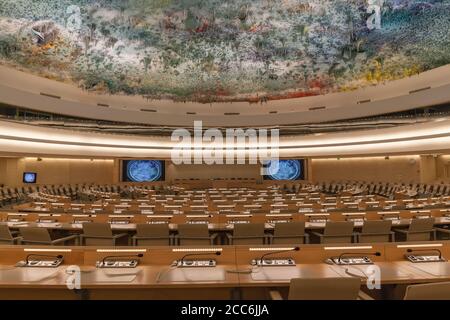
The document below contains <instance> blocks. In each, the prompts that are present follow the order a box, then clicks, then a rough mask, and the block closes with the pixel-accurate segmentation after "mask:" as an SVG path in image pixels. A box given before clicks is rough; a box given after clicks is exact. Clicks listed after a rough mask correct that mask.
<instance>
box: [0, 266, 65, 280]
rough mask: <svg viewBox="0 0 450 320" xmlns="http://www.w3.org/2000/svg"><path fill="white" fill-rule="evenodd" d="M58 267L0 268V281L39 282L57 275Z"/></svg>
mask: <svg viewBox="0 0 450 320" xmlns="http://www.w3.org/2000/svg"><path fill="white" fill-rule="evenodd" d="M58 272H59V269H58V268H51V269H47V268H16V267H14V268H10V269H0V283H20V282H40V281H44V280H48V279H51V278H54V277H56V276H57V275H58Z"/></svg>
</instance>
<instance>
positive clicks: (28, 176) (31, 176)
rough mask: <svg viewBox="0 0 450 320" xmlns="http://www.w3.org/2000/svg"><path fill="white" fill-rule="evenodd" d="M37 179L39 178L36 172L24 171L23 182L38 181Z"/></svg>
mask: <svg viewBox="0 0 450 320" xmlns="http://www.w3.org/2000/svg"><path fill="white" fill-rule="evenodd" d="M36 180H37V174H36V172H24V173H23V183H36Z"/></svg>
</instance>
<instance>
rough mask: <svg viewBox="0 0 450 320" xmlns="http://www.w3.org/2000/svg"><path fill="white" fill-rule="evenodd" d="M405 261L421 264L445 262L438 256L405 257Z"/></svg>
mask: <svg viewBox="0 0 450 320" xmlns="http://www.w3.org/2000/svg"><path fill="white" fill-rule="evenodd" d="M406 259H408V260H409V261H411V262H412V263H423V262H445V261H446V260H445V259H444V258H442V257H439V256H438V255H431V256H429V255H412V254H410V255H406Z"/></svg>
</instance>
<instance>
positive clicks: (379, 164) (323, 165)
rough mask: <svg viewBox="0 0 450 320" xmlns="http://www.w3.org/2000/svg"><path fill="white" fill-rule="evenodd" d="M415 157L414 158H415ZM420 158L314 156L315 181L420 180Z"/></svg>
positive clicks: (312, 170) (312, 175)
mask: <svg viewBox="0 0 450 320" xmlns="http://www.w3.org/2000/svg"><path fill="white" fill-rule="evenodd" d="M411 159H413V160H411ZM420 162H421V161H420V157H419V156H397V157H390V158H389V159H388V160H386V159H385V158H384V157H368V158H341V159H340V160H337V159H336V158H333V159H313V160H312V161H311V178H312V181H314V182H318V181H343V180H359V181H383V182H384V181H386V182H388V181H394V182H395V181H399V182H420V178H421V174H420V171H421V169H420V165H421V163H420Z"/></svg>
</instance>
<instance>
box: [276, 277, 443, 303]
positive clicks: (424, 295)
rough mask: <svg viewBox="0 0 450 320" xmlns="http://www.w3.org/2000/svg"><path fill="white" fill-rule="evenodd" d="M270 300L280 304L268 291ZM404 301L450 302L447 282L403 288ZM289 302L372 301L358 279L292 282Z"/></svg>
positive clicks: (314, 279) (296, 280)
mask: <svg viewBox="0 0 450 320" xmlns="http://www.w3.org/2000/svg"><path fill="white" fill-rule="evenodd" d="M269 296H270V298H271V299H272V300H282V299H283V298H282V296H281V294H280V292H278V291H275V290H271V291H269ZM403 299H404V300H450V282H437V283H426V284H414V285H409V286H407V287H406V292H405V295H404V296H403ZM288 300H374V299H373V298H372V297H371V296H370V295H368V294H367V293H365V292H363V291H362V290H361V279H360V278H359V277H346V278H294V279H291V281H290V285H289V293H288Z"/></svg>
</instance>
